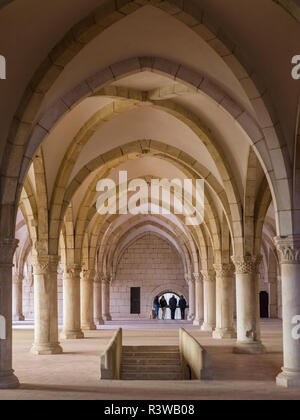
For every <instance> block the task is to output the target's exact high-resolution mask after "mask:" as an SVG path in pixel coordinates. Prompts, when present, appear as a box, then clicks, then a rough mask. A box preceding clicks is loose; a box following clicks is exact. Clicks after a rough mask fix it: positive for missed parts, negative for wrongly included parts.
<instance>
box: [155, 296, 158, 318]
mask: <svg viewBox="0 0 300 420" xmlns="http://www.w3.org/2000/svg"><path fill="white" fill-rule="evenodd" d="M154 309H155V319H158V310H159V297H158V296H156V298H155V299H154Z"/></svg>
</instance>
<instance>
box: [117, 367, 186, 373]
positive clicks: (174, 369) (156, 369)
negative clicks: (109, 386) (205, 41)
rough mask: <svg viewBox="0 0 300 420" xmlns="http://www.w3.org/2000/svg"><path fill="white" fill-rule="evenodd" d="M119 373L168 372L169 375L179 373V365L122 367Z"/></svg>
mask: <svg viewBox="0 0 300 420" xmlns="http://www.w3.org/2000/svg"><path fill="white" fill-rule="evenodd" d="M121 371H122V372H123V373H125V372H128V373H130V372H137V373H139V372H149V373H152V372H153V373H156V372H157V373H160V372H164V373H166V372H170V373H181V366H180V365H175V366H174V365H138V366H137V365H122V367H121Z"/></svg>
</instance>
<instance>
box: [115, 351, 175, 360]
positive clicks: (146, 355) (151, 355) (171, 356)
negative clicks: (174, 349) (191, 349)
mask: <svg viewBox="0 0 300 420" xmlns="http://www.w3.org/2000/svg"><path fill="white" fill-rule="evenodd" d="M122 357H124V358H125V359H176V360H179V359H180V353H151V352H149V353H146V352H143V353H123V355H122Z"/></svg>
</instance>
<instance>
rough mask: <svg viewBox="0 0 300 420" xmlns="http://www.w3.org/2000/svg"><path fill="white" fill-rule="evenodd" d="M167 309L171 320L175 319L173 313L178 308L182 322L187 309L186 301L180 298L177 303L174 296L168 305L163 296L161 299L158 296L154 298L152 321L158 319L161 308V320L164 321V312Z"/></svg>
mask: <svg viewBox="0 0 300 420" xmlns="http://www.w3.org/2000/svg"><path fill="white" fill-rule="evenodd" d="M168 307H169V308H170V311H171V319H175V313H176V309H177V308H178V307H179V308H180V312H181V319H182V320H184V319H185V310H186V307H187V303H186V300H185V299H184V297H183V296H180V299H179V301H177V299H176V297H175V296H174V295H173V296H172V297H171V299H170V300H169V304H168V303H167V301H166V299H165V297H164V296H162V297H161V299H159V296H156V298H155V299H154V310H153V317H154V319H158V313H159V308H161V311H162V319H165V317H166V310H167V308H168Z"/></svg>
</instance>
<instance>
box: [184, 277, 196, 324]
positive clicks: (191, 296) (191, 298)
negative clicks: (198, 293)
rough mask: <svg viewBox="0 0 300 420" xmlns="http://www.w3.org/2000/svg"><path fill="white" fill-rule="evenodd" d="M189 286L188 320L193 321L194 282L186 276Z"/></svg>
mask: <svg viewBox="0 0 300 420" xmlns="http://www.w3.org/2000/svg"><path fill="white" fill-rule="evenodd" d="M186 280H187V282H188V286H189V314H188V319H189V320H190V321H193V320H194V318H195V282H194V280H193V279H192V278H191V277H190V276H188V277H186Z"/></svg>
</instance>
